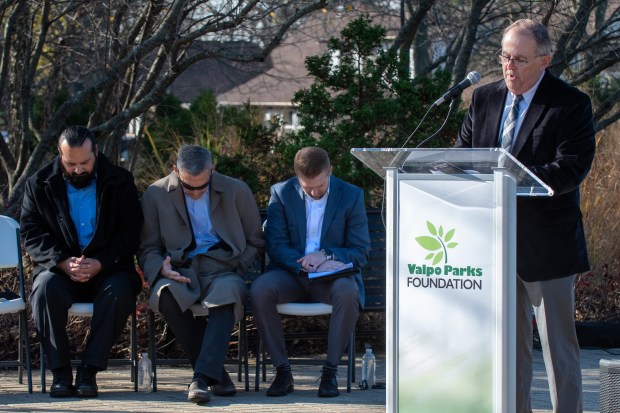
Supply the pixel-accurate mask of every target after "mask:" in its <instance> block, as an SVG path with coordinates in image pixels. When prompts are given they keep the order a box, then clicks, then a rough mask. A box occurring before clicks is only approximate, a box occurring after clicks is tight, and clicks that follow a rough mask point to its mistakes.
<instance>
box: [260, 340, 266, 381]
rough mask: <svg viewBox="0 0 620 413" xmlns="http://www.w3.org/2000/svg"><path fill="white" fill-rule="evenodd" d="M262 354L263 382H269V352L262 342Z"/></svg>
mask: <svg viewBox="0 0 620 413" xmlns="http://www.w3.org/2000/svg"><path fill="white" fill-rule="evenodd" d="M260 352H261V354H262V356H263V382H266V381H267V350H265V343H263V342H262V341H261V345H260Z"/></svg>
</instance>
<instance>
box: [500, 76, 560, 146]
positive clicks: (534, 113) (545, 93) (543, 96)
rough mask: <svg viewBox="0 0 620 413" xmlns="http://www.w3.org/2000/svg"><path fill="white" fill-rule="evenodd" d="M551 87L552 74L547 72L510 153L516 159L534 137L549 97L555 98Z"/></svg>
mask: <svg viewBox="0 0 620 413" xmlns="http://www.w3.org/2000/svg"><path fill="white" fill-rule="evenodd" d="M551 86H552V85H551V74H550V73H548V72H545V75H544V76H543V78H542V80H541V81H540V84H539V85H538V89H536V93H535V94H534V97H533V98H532V102H531V103H530V107H529V108H528V110H527V113H526V114H525V118H524V119H523V123H522V124H521V128H520V129H519V133H518V134H517V138H516V139H515V143H514V144H513V146H512V150H511V151H510V152H511V153H512V154H513V155H514V157H515V158H518V155H519V152H521V149H522V148H523V146H524V145H525V142H527V140H528V138H529V137H530V136H532V131H533V130H534V127H535V126H536V124H537V123H538V120H539V119H540V117H541V116H542V115H543V113H544V111H545V109H546V107H547V105H548V104H549V101H548V97H549V96H553V90H552V87H551Z"/></svg>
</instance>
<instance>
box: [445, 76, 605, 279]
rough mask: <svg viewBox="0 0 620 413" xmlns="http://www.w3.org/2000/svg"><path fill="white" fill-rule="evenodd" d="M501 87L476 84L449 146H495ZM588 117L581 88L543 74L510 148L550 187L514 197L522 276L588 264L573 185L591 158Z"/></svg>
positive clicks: (556, 273)
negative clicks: (546, 193)
mask: <svg viewBox="0 0 620 413" xmlns="http://www.w3.org/2000/svg"><path fill="white" fill-rule="evenodd" d="M507 93H508V89H507V87H506V84H505V82H504V81H503V80H500V81H497V82H493V83H490V84H488V85H485V86H481V87H479V88H478V89H476V90H475V91H474V93H473V96H472V103H471V106H470V107H469V112H468V114H467V116H466V117H465V121H464V122H463V126H462V128H461V130H460V132H459V136H458V138H457V141H456V145H455V146H457V147H463V148H471V147H473V148H485V147H496V146H497V141H498V136H499V128H500V122H501V117H502V110H503V105H504V99H505V98H506V94H507ZM593 120H594V119H593V116H592V105H591V103H590V98H589V97H588V96H587V95H586V94H585V93H583V92H581V91H579V90H578V89H576V88H574V87H572V86H570V85H568V84H567V83H565V82H564V81H562V80H560V79H558V78H556V77H554V76H553V75H551V73H549V72H547V73H545V76H544V77H543V78H542V80H541V82H540V84H539V85H538V89H537V90H536V93H535V94H534V97H533V99H532V103H531V104H530V107H529V109H528V111H527V113H526V115H525V118H524V119H523V123H522V125H521V128H520V129H519V133H518V134H517V136H516V138H515V143H514V146H513V149H512V151H511V152H512V154H513V155H514V156H515V157H516V158H517V159H518V160H519V161H521V163H523V164H524V165H525V166H526V167H528V168H529V169H530V170H531V171H532V172H533V173H534V174H536V176H538V177H539V178H540V179H541V180H542V181H543V182H545V183H546V184H547V185H549V186H550V187H551V188H552V189H553V191H554V195H553V196H552V197H550V198H548V197H519V198H517V274H518V275H519V276H520V277H521V278H522V279H523V280H525V281H544V280H550V279H555V278H561V277H565V276H568V275H572V274H575V273H579V272H583V271H587V270H588V269H589V262H588V254H587V249H586V240H585V234H584V230H583V224H582V215H581V210H580V207H579V185H580V184H581V182H582V181H583V180H584V179H585V177H586V175H587V174H588V171H589V170H590V166H591V165H592V160H593V158H594V150H595V140H594V122H593Z"/></svg>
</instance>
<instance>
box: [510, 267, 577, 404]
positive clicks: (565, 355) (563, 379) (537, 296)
mask: <svg viewBox="0 0 620 413" xmlns="http://www.w3.org/2000/svg"><path fill="white" fill-rule="evenodd" d="M574 278H575V276H574V275H572V276H568V277H562V278H557V279H554V280H549V281H537V282H525V281H523V280H521V278H519V277H517V413H531V412H532V408H531V403H530V389H531V386H532V374H533V373H532V371H533V368H532V333H533V326H532V306H533V307H534V315H535V316H536V325H537V327H538V332H539V334H540V341H541V344H542V351H543V358H544V361H545V368H546V370H547V377H548V380H549V393H550V396H551V404H552V405H553V412H554V413H581V412H583V402H582V395H581V365H580V356H579V342H578V341H577V334H576V332H575V318H574V314H575V311H574V307H575V297H574V290H573V281H574Z"/></svg>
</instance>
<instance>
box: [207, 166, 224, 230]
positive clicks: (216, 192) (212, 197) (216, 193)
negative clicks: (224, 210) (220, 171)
mask: <svg viewBox="0 0 620 413" xmlns="http://www.w3.org/2000/svg"><path fill="white" fill-rule="evenodd" d="M213 178H215V179H213ZM221 192H222V190H221V189H220V187H219V185H218V180H217V174H216V173H215V172H213V173H212V174H211V178H210V183H209V213H210V214H211V221H213V222H215V221H216V220H217V217H216V213H215V211H216V209H217V206H218V205H219V203H220V200H221V199H222V194H221Z"/></svg>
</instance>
